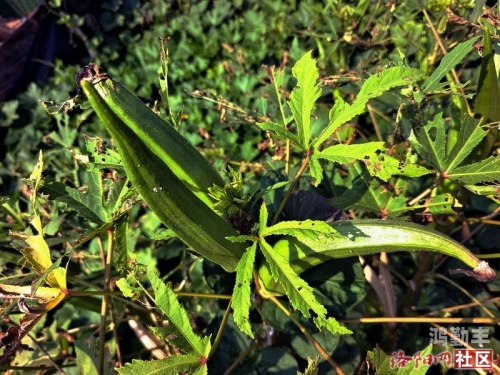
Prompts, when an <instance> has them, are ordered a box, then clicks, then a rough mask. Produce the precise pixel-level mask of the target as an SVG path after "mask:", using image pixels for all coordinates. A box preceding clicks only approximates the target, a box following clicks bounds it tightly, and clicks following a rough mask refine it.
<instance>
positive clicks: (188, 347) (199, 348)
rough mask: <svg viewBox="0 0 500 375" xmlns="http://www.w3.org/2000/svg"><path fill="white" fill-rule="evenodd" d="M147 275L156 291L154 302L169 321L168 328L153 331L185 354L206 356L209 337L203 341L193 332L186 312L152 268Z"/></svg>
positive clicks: (158, 328) (149, 268)
mask: <svg viewBox="0 0 500 375" xmlns="http://www.w3.org/2000/svg"><path fill="white" fill-rule="evenodd" d="M147 275H148V278H149V281H150V282H151V286H152V288H153V291H154V302H155V304H156V306H157V307H158V308H159V309H160V311H161V312H162V313H163V314H164V315H165V317H166V318H167V319H168V320H169V324H168V326H167V327H157V328H155V329H153V331H154V332H155V333H156V334H157V335H159V336H160V337H163V338H164V339H166V340H168V341H169V342H170V343H171V344H172V345H173V346H175V347H176V348H178V349H180V350H182V351H183V352H184V353H187V354H189V353H192V352H195V353H196V354H197V355H198V358H200V357H201V356H203V355H204V354H205V351H206V347H207V345H210V339H209V337H205V338H203V339H202V338H200V337H198V336H197V335H196V334H195V333H194V332H193V329H192V328H191V323H190V320H189V317H188V315H187V313H186V310H184V308H183V307H182V306H181V305H180V304H179V301H178V300H177V297H176V296H175V293H174V292H173V291H172V289H170V287H168V286H167V285H166V284H165V283H164V282H163V281H162V280H161V279H160V278H159V277H158V274H157V273H156V271H155V270H154V269H153V268H152V267H148V269H147ZM143 288H144V286H143Z"/></svg>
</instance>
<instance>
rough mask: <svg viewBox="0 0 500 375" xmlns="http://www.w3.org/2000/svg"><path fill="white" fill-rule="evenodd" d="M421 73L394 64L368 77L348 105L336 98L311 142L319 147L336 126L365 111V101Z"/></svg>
mask: <svg viewBox="0 0 500 375" xmlns="http://www.w3.org/2000/svg"><path fill="white" fill-rule="evenodd" d="M422 76H423V73H422V72H421V71H419V70H418V69H413V68H409V67H400V66H394V67H391V68H388V69H385V70H383V71H382V72H380V73H378V74H376V75H373V76H371V77H370V78H368V79H367V80H366V81H365V83H364V84H363V86H362V87H361V91H360V92H359V94H358V96H357V97H356V100H354V102H353V103H352V104H351V105H349V104H347V103H345V102H344V101H343V100H337V102H336V103H335V105H334V106H333V108H332V110H331V111H330V122H329V124H328V126H327V127H326V128H325V129H324V130H323V132H322V133H321V134H320V135H319V137H318V138H315V139H314V140H313V142H312V144H311V146H312V147H314V148H317V147H319V146H320V145H321V144H322V143H323V142H324V141H326V140H327V139H328V138H329V137H330V135H331V134H332V133H333V132H335V130H337V128H338V127H339V126H340V125H342V124H344V123H346V122H347V121H350V120H352V119H353V118H354V117H355V116H357V115H360V114H362V113H364V112H365V107H366V103H367V102H368V101H369V100H370V99H373V98H376V97H378V96H380V95H382V94H383V93H384V92H386V91H388V90H391V89H393V88H396V87H401V86H409V85H411V84H413V83H415V82H417V81H418V80H420V78H422Z"/></svg>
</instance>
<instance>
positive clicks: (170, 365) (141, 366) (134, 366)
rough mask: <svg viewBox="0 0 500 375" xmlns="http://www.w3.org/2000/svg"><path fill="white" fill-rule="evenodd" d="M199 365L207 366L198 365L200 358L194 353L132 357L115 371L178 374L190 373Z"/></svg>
mask: <svg viewBox="0 0 500 375" xmlns="http://www.w3.org/2000/svg"><path fill="white" fill-rule="evenodd" d="M200 367H204V368H205V369H206V368H207V366H206V365H203V366H201V365H200V358H199V357H197V356H196V355H195V354H186V355H174V356H171V357H168V358H164V359H158V360H152V361H139V360H136V359H134V360H132V363H127V364H126V365H125V366H123V367H120V368H116V371H118V373H119V374H121V375H137V374H141V375H153V374H154V375H178V374H179V373H186V372H187V373H189V374H192V373H193V372H194V371H196V370H197V369H198V368H200ZM202 373H203V372H202ZM205 373H206V372H205Z"/></svg>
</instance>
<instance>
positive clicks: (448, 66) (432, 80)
mask: <svg viewBox="0 0 500 375" xmlns="http://www.w3.org/2000/svg"><path fill="white" fill-rule="evenodd" d="M478 39H479V36H476V37H474V38H471V39H469V40H467V41H465V42H463V43H460V44H458V45H457V46H456V47H455V48H453V49H452V50H451V51H450V52H448V53H447V54H446V55H445V56H444V57H443V59H442V60H441V62H440V63H439V65H438V67H437V68H436V70H434V72H433V73H432V75H431V76H430V77H429V79H428V80H427V81H426V82H425V83H424V85H423V86H422V92H423V93H424V94H427V93H429V92H431V91H435V90H439V89H440V88H441V86H442V85H440V83H439V81H441V79H442V78H443V77H444V76H445V75H446V74H448V72H450V71H451V70H452V69H453V68H454V67H455V66H456V65H457V64H458V63H460V62H461V61H463V59H464V58H465V56H467V55H468V54H469V52H470V51H472V48H473V47H474V43H476V41H477V40H478Z"/></svg>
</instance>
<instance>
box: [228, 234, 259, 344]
mask: <svg viewBox="0 0 500 375" xmlns="http://www.w3.org/2000/svg"><path fill="white" fill-rule="evenodd" d="M256 252H257V243H256V242H254V243H253V244H252V245H251V246H250V247H249V248H248V249H247V251H246V252H245V253H244V254H243V256H242V257H241V259H240V261H239V262H238V265H237V266H236V282H235V284H234V291H233V298H232V306H233V310H234V314H233V318H234V322H235V323H236V324H237V326H238V327H239V328H240V329H241V331H243V332H245V333H246V334H247V335H248V336H250V337H251V338H253V332H252V327H251V326H250V323H249V321H248V317H249V315H250V306H251V303H250V295H251V290H250V284H251V283H252V277H253V275H252V272H253V264H254V261H255V254H256Z"/></svg>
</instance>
